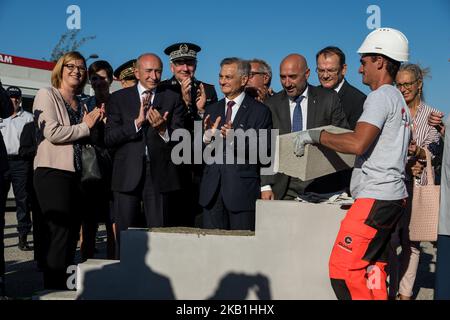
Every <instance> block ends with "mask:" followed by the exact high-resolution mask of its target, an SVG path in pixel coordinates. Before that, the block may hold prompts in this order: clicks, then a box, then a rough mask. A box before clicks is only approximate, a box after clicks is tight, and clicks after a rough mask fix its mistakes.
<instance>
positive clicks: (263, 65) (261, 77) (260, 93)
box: [245, 59, 274, 103]
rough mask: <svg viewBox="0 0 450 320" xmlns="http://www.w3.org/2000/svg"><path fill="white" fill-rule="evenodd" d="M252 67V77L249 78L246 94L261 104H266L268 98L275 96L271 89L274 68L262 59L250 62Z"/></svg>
mask: <svg viewBox="0 0 450 320" xmlns="http://www.w3.org/2000/svg"><path fill="white" fill-rule="evenodd" d="M249 62H250V65H251V70H250V77H249V78H248V82H247V86H246V87H245V92H246V93H248V94H249V95H251V96H252V97H253V98H255V99H256V100H258V101H259V102H262V103H264V101H266V100H267V98H269V97H271V96H273V94H274V92H273V90H272V88H270V82H271V81H272V68H271V67H270V66H269V65H268V64H267V62H265V61H264V60H261V59H252V60H249Z"/></svg>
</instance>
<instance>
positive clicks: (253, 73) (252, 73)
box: [249, 71, 266, 78]
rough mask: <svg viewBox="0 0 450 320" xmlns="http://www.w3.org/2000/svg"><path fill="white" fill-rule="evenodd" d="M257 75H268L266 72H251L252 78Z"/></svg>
mask: <svg viewBox="0 0 450 320" xmlns="http://www.w3.org/2000/svg"><path fill="white" fill-rule="evenodd" d="M257 74H261V75H263V74H266V73H265V72H257V71H250V73H249V76H250V78H252V77H254V76H256V75H257Z"/></svg>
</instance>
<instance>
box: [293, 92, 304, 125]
mask: <svg viewBox="0 0 450 320" xmlns="http://www.w3.org/2000/svg"><path fill="white" fill-rule="evenodd" d="M303 98H304V96H300V97H298V98H297V99H296V100H295V109H294V115H293V116H292V132H297V131H302V130H303V115H302V106H301V105H300V103H301V102H302V100H303Z"/></svg>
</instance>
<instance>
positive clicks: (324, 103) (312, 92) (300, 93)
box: [261, 54, 348, 200]
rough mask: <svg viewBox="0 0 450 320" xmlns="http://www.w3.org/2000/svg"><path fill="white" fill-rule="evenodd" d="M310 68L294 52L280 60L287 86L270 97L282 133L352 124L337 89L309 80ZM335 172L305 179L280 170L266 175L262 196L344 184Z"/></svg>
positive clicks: (278, 196)
mask: <svg viewBox="0 0 450 320" xmlns="http://www.w3.org/2000/svg"><path fill="white" fill-rule="evenodd" d="M309 75H310V70H309V68H308V65H307V63H306V59H305V58H304V57H303V56H302V55H299V54H290V55H288V56H287V57H285V58H284V59H283V61H282V62H281V64H280V80H281V85H282V86H283V89H284V90H282V91H281V92H279V93H277V94H275V95H274V96H273V97H271V98H269V99H267V100H266V104H267V106H269V108H270V110H271V112H272V121H273V127H274V128H275V129H279V134H286V133H291V132H294V131H302V130H306V129H311V128H316V127H320V126H325V125H334V126H337V127H342V128H348V123H347V120H346V119H345V114H344V111H343V110H342V106H341V105H340V102H339V97H338V95H337V93H336V92H333V91H331V90H328V89H324V88H320V87H314V86H311V85H309V84H308V83H307V80H308V77H309ZM339 182H340V181H339V180H337V179H336V177H334V176H333V175H328V176H325V177H321V178H318V179H314V180H309V181H302V180H300V179H298V178H293V177H289V176H287V175H285V174H281V173H277V174H275V175H273V176H263V177H262V188H261V198H262V199H264V200H273V199H277V200H281V199H286V200H292V199H295V198H296V197H297V196H298V195H300V194H303V193H305V192H309V191H311V192H317V193H326V192H332V191H337V190H339V189H341V188H342V186H341V185H340V183H339Z"/></svg>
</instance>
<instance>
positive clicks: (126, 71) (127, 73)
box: [119, 67, 134, 80]
mask: <svg viewBox="0 0 450 320" xmlns="http://www.w3.org/2000/svg"><path fill="white" fill-rule="evenodd" d="M129 77H133V78H134V67H130V68H126V69H124V70H122V72H121V73H120V75H119V79H120V80H124V79H125V78H129Z"/></svg>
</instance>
